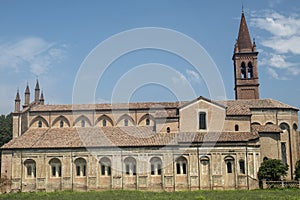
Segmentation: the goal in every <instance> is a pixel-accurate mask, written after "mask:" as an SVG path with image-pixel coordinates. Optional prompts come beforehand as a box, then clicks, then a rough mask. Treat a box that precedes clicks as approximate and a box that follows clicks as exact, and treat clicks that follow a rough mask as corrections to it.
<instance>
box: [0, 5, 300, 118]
mask: <svg viewBox="0 0 300 200" xmlns="http://www.w3.org/2000/svg"><path fill="white" fill-rule="evenodd" d="M242 4H243V5H244V10H245V15H246V20H247V23H248V27H249V29H250V34H251V37H255V39H256V44H257V48H258V51H259V52H260V53H259V78H260V96H261V98H272V99H277V100H280V101H282V102H284V103H287V104H290V105H292V106H296V107H300V95H299V94H300V88H299V83H300V78H299V76H300V14H299V13H300V1H293V0H285V1H283V0H264V1H258V0H253V1H246V0H244V1H242V0H239V1H238V0H231V1H217V0H211V1H200V0H189V1H186V0H151V1H145V0H139V1H138V0H127V1H125V0H124V1H122V0H119V1H117V0H107V1H78V0H72V1H71V0H64V1H59V0H52V1H33V0H28V1H16V0H0V26H1V29H0V101H1V104H0V113H1V114H7V113H9V112H11V111H12V110H13V105H14V102H13V101H14V98H15V95H16V91H17V89H18V88H19V90H20V95H21V99H22V101H23V100H24V91H25V86H26V83H27V82H28V83H29V85H30V89H31V93H32V97H33V92H34V85H35V81H36V78H37V77H38V79H39V82H40V87H41V88H42V89H43V91H44V95H45V100H46V101H45V103H46V104H69V103H72V92H73V86H74V82H75V80H76V77H77V76H76V75H77V73H78V71H79V69H80V66H81V64H82V63H83V61H84V59H85V58H86V57H87V56H88V55H89V53H90V52H91V51H92V50H93V49H94V48H95V47H96V46H97V45H98V44H99V43H101V42H103V41H104V40H106V39H107V38H109V37H111V36H112V35H114V34H118V33H120V32H122V31H126V30H129V29H134V28H143V27H162V28H168V29H172V30H175V31H178V32H180V33H183V34H185V35H187V36H189V37H191V38H192V39H194V40H195V41H197V42H198V43H199V44H200V45H202V46H203V48H204V49H205V50H206V51H207V53H208V54H209V55H210V56H211V58H212V60H213V61H214V62H215V64H216V66H217V67H218V70H219V71H220V74H221V75H222V81H223V83H224V86H225V89H226V96H227V98H228V99H234V89H233V88H234V77H233V63H232V60H231V58H232V53H233V47H234V43H235V40H236V38H237V34H238V27H239V22H240V17H241V9H242ZM100 57H101V56H100ZM147 63H160V64H163V65H167V66H170V67H172V68H174V69H175V70H177V71H178V72H180V73H181V76H183V77H184V78H185V79H187V80H188V81H189V83H190V84H191V85H192V87H193V88H194V91H195V94H196V96H200V95H202V96H206V97H208V98H209V97H210V95H209V92H208V90H207V87H208V86H207V85H206V82H205V77H201V74H198V73H196V71H194V70H193V67H192V66H190V64H189V63H187V62H186V61H184V60H183V59H181V58H180V57H178V56H175V55H173V54H171V53H168V52H164V51H160V50H153V49H152V50H151V49H145V50H141V51H134V52H130V53H128V54H126V55H123V56H121V57H120V58H119V59H118V60H116V61H114V62H113V63H112V64H111V66H110V67H109V69H108V70H107V71H106V73H105V76H103V77H102V79H101V81H100V82H99V85H98V86H97V88H98V89H97V91H96V93H95V100H96V102H106V101H110V99H111V96H112V90H113V89H114V86H115V85H116V83H118V81H119V80H120V79H121V77H122V76H123V75H124V74H126V73H127V72H128V71H129V70H130V69H132V68H134V67H136V66H139V65H143V64H147ZM141 76H147V74H144V75H141ZM181 76H179V78H178V77H177V78H178V79H179V82H178V80H177V79H176V77H169V76H166V78H169V79H170V80H173V82H174V84H175V85H176V84H179V85H180V78H181ZM211 76H212V77H213V76H214V74H212V75H211ZM176 81H177V82H176ZM176 99H177V98H176V94H174V92H173V91H172V90H170V88H166V87H162V86H161V85H159V84H147V85H142V86H141V87H140V88H138V89H137V90H136V91H134V92H133V93H132V95H131V96H130V101H175V100H176ZM180 100H182V99H180ZM186 100H189V99H186ZM190 100H191V99H190Z"/></svg>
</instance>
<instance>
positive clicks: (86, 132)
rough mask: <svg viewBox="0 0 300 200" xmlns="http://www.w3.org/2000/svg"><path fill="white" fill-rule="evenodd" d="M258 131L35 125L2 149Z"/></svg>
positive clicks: (154, 141)
mask: <svg viewBox="0 0 300 200" xmlns="http://www.w3.org/2000/svg"><path fill="white" fill-rule="evenodd" d="M256 138H258V135H257V134H256V133H249V132H224V133H221V134H216V133H168V134H167V133H154V132H153V131H152V128H151V127H130V126H128V127H103V128H99V127H97V128H95V127H94V128H32V129H29V130H28V131H27V132H25V133H24V134H23V135H22V136H20V137H18V138H15V139H13V140H11V141H10V142H9V143H7V144H5V145H4V146H2V149H12V148H15V149H20V148H21V149H24V148H30V149H37V148H78V147H116V146H118V147H140V146H166V145H167V146H168V145H177V144H178V143H182V142H184V143H186V142H212V141H218V142H237V141H247V140H251V139H256Z"/></svg>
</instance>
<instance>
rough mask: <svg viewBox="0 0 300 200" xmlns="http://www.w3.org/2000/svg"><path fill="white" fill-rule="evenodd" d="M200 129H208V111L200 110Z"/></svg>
mask: <svg viewBox="0 0 300 200" xmlns="http://www.w3.org/2000/svg"><path fill="white" fill-rule="evenodd" d="M199 129H202V130H203V129H206V113H205V112H200V113H199Z"/></svg>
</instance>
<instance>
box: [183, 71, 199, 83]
mask: <svg viewBox="0 0 300 200" xmlns="http://www.w3.org/2000/svg"><path fill="white" fill-rule="evenodd" d="M185 72H186V74H187V76H188V77H187V79H188V80H190V81H195V82H197V83H199V82H201V77H200V75H199V73H197V72H196V71H193V70H189V69H187V70H186V71H185Z"/></svg>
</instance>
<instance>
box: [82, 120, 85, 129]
mask: <svg viewBox="0 0 300 200" xmlns="http://www.w3.org/2000/svg"><path fill="white" fill-rule="evenodd" d="M81 127H85V121H84V119H82V120H81Z"/></svg>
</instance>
